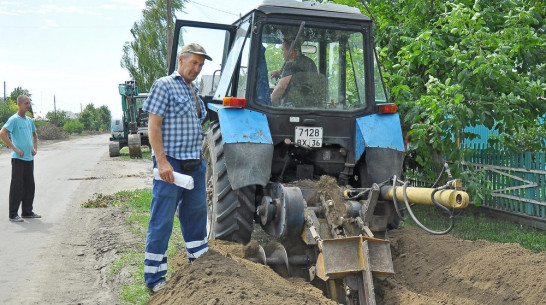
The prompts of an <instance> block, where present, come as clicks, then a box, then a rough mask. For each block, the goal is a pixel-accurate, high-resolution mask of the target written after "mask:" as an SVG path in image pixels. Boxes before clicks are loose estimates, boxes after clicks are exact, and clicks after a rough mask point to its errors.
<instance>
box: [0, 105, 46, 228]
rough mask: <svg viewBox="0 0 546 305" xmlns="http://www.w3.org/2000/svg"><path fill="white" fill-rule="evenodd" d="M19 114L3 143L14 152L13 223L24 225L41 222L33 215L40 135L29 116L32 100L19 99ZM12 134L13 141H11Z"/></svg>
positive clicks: (0, 133) (1, 132)
mask: <svg viewBox="0 0 546 305" xmlns="http://www.w3.org/2000/svg"><path fill="white" fill-rule="evenodd" d="M17 108H18V110H17V113H16V114H14V115H12V116H11V117H10V118H9V119H8V121H7V122H6V123H5V124H4V126H2V129H0V139H2V141H4V143H6V145H7V146H8V147H9V148H10V149H11V185H10V189H9V220H10V221H13V222H22V221H23V219H22V218H21V217H19V206H21V215H22V216H23V218H40V217H41V216H40V215H38V214H36V213H34V212H33V207H32V203H33V202H34V191H35V185H34V156H35V155H36V152H37V151H38V135H37V134H36V126H35V125H34V122H33V121H32V119H31V118H29V117H28V116H26V113H27V111H28V110H29V109H30V98H29V97H28V96H26V95H19V96H18V97H17ZM8 132H9V133H10V134H11V139H10V138H9V137H8Z"/></svg>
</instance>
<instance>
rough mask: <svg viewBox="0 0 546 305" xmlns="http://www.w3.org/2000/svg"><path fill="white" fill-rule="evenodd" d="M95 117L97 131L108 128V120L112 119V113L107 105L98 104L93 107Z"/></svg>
mask: <svg viewBox="0 0 546 305" xmlns="http://www.w3.org/2000/svg"><path fill="white" fill-rule="evenodd" d="M95 118H96V121H97V125H98V126H97V127H98V130H99V131H104V130H110V121H111V120H112V114H111V112H110V109H108V106H105V105H103V106H100V107H99V108H97V109H95Z"/></svg>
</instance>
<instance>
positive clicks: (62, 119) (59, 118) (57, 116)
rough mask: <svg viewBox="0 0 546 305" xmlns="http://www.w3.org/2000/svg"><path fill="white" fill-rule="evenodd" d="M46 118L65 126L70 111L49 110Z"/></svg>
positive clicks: (56, 124)
mask: <svg viewBox="0 0 546 305" xmlns="http://www.w3.org/2000/svg"><path fill="white" fill-rule="evenodd" d="M46 119H47V120H48V121H50V122H51V123H52V124H53V125H55V126H64V124H65V123H66V122H67V120H68V113H66V111H64V110H57V111H56V112H54V111H49V112H48V113H46Z"/></svg>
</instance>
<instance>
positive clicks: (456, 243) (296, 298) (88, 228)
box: [36, 156, 546, 305]
mask: <svg viewBox="0 0 546 305" xmlns="http://www.w3.org/2000/svg"><path fill="white" fill-rule="evenodd" d="M148 172H149V164H148V163H147V162H140V161H139V160H112V159H110V158H108V157H107V156H105V158H103V159H102V160H101V162H100V163H99V164H97V169H96V171H95V172H94V173H93V176H94V177H96V179H92V180H90V183H91V185H89V187H90V188H100V189H102V190H103V191H102V192H103V193H105V194H106V193H114V192H116V191H118V190H119V186H115V185H116V184H117V185H127V183H131V185H132V188H135V186H138V187H140V188H149V187H150V183H151V181H150V179H149V175H148ZM114 182H115V183H114ZM72 212H73V213H75V215H76V216H77V217H74V221H72V222H71V223H68V224H67V225H66V229H65V230H64V232H62V233H60V234H59V236H58V239H59V246H58V247H57V248H55V249H51V251H52V256H55V255H60V256H62V257H63V266H62V268H63V270H65V271H66V274H65V276H63V277H62V278H56V279H55V280H53V281H52V280H51V278H50V277H48V275H50V274H51V273H48V270H45V272H40V273H39V274H37V278H36V283H39V284H38V285H41V286H43V285H47V286H48V287H50V288H51V292H50V293H49V294H48V295H46V296H45V297H44V296H43V297H44V298H42V301H44V300H47V302H46V303H48V304H116V303H119V301H118V296H119V292H120V287H121V285H122V284H123V283H128V282H130V281H131V278H130V274H129V270H128V269H125V270H123V269H122V270H119V272H117V273H115V274H110V273H109V270H110V267H111V266H112V264H113V262H115V261H116V260H117V259H118V258H119V257H120V256H121V255H122V254H123V253H124V252H126V251H127V250H128V249H131V248H133V247H134V246H135V245H137V244H140V243H143V242H144V241H143V240H141V239H139V238H137V237H135V236H134V235H133V234H132V233H130V232H128V230H127V228H126V227H125V226H124V225H123V221H124V219H125V218H126V217H127V216H128V215H127V214H126V213H125V212H123V211H121V210H120V209H118V208H104V209H82V208H80V207H74V208H73V211H72ZM389 239H390V240H391V247H392V254H393V262H394V268H395V272H396V274H395V275H394V276H391V277H389V278H387V279H386V280H383V281H379V280H378V281H375V292H376V298H377V303H378V304H404V305H408V304H409V305H417V304H423V305H424V304H454V305H456V304H457V305H459V304H463V305H465V304H469V305H470V304H546V275H545V274H546V272H545V270H546V253H538V254H536V253H532V252H530V251H527V250H525V249H523V248H521V247H520V246H519V245H517V244H497V243H489V242H486V241H476V242H473V241H463V240H460V239H457V238H455V237H453V236H451V235H447V236H432V235H429V234H427V233H425V232H423V231H421V230H419V229H416V228H405V229H401V230H394V231H391V232H389ZM210 245H211V247H210V251H209V252H208V253H207V254H205V255H204V256H203V257H201V258H200V259H198V260H197V261H195V262H194V263H193V264H190V265H189V264H187V263H186V257H185V253H184V251H182V252H181V253H180V254H179V255H178V256H177V257H176V259H175V260H174V265H175V270H176V271H175V272H174V274H173V275H172V277H171V278H169V280H168V284H167V287H166V288H165V289H164V290H162V291H161V292H159V293H157V294H156V295H154V296H153V298H152V299H151V300H150V302H149V304H152V305H155V304H190V305H191V304H206V305H213V304H216V305H228V304H286V305H296V304H335V303H334V302H332V301H330V300H329V299H327V298H326V297H324V296H323V294H322V291H321V290H319V289H318V288H315V287H314V286H312V285H310V284H308V283H306V282H304V281H303V280H301V279H297V278H289V279H285V278H282V277H280V276H278V275H277V274H276V273H275V272H273V271H272V270H271V269H270V268H268V267H265V266H263V265H260V264H256V263H253V262H250V261H248V260H245V259H242V258H241V256H242V248H241V246H239V245H235V244H231V243H226V242H221V241H211V243H210ZM54 268H58V266H54V265H52V266H51V267H50V269H54ZM82 274H83V275H85V276H82ZM57 287H64V288H63V290H62V291H66V293H58V290H56V289H55V288H57ZM42 290H43V289H42ZM39 303H40V302H37V303H36V304H39Z"/></svg>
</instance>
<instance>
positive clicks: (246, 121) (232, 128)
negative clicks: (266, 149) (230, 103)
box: [208, 104, 273, 144]
mask: <svg viewBox="0 0 546 305" xmlns="http://www.w3.org/2000/svg"><path fill="white" fill-rule="evenodd" d="M208 107H209V109H210V110H212V111H214V112H216V113H218V119H219V121H220V126H222V138H223V139H224V142H225V143H261V144H273V138H272V137H271V131H270V130H269V124H268V122H267V116H266V115H265V114H263V113H261V112H257V111H252V110H248V109H244V108H236V107H224V106H222V105H218V104H208Z"/></svg>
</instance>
